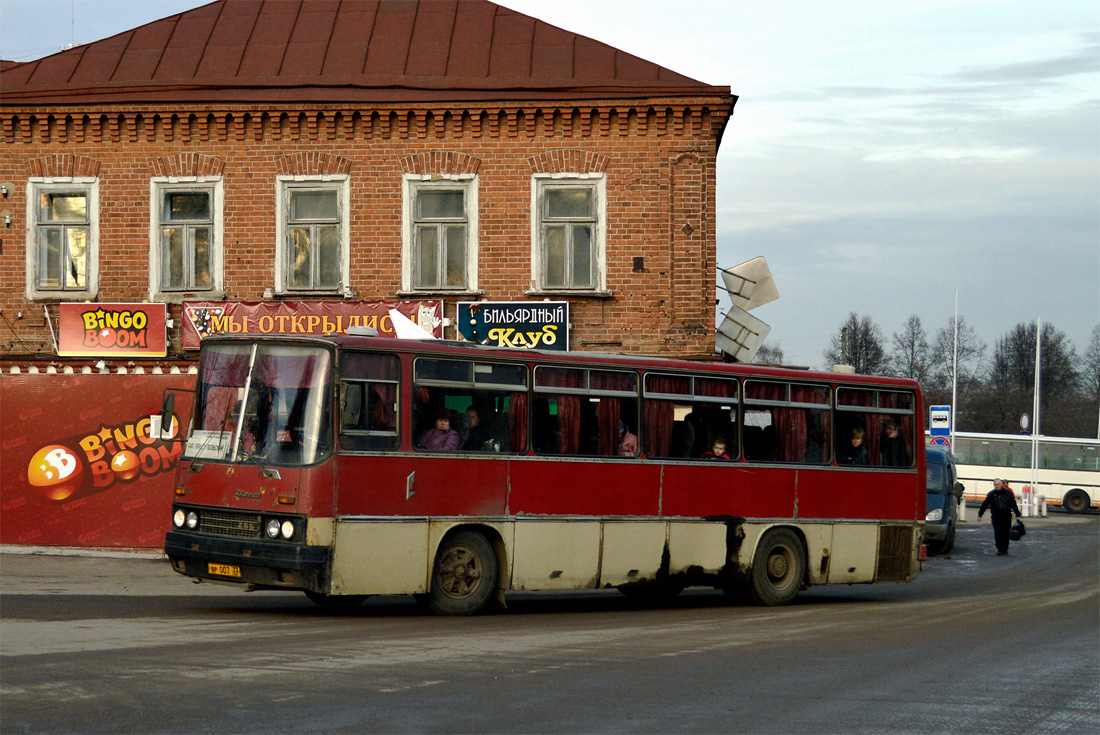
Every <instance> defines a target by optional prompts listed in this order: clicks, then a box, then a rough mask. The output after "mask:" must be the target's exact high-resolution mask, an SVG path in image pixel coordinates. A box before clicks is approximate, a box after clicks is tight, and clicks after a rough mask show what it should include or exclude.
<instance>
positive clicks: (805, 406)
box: [743, 380, 832, 464]
mask: <svg viewBox="0 0 1100 735" xmlns="http://www.w3.org/2000/svg"><path fill="white" fill-rule="evenodd" d="M830 415H831V401H830V391H829V387H828V386H824V385H813V384H808V383H786V382H779V381H756V380H747V381H745V418H744V436H743V440H744V453H745V458H746V459H747V460H750V461H757V462H800V463H804V464H824V463H826V462H828V461H829V459H830V453H829V445H828V442H829V437H830V436H831V434H832V432H831V430H830V425H829V424H830Z"/></svg>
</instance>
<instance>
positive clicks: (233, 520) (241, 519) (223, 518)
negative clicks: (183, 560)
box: [199, 510, 260, 538]
mask: <svg viewBox="0 0 1100 735" xmlns="http://www.w3.org/2000/svg"><path fill="white" fill-rule="evenodd" d="M200 518H201V522H200V524H199V532H200V533H209V534H213V535H216V536H235V537H237V538H260V515H259V514H258V513H225V512H222V511H218V510H207V511H204V512H203V513H202V514H201V516H200Z"/></svg>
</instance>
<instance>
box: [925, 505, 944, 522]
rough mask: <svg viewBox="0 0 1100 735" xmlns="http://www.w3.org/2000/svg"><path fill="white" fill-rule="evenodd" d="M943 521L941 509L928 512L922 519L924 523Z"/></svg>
mask: <svg viewBox="0 0 1100 735" xmlns="http://www.w3.org/2000/svg"><path fill="white" fill-rule="evenodd" d="M942 519H943V508H936V509H935V510H930V511H928V515H926V516H925V517H924V520H926V521H939V520H942Z"/></svg>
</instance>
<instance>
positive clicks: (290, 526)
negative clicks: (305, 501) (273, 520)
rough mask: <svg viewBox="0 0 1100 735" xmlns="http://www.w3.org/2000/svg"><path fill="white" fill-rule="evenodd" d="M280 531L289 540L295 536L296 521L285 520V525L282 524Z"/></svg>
mask: <svg viewBox="0 0 1100 735" xmlns="http://www.w3.org/2000/svg"><path fill="white" fill-rule="evenodd" d="M280 531H281V532H282V534H283V538H285V539H286V540H287V541H289V540H290V539H292V538H293V537H294V522H293V521H283V525H282V527H281V529H280Z"/></svg>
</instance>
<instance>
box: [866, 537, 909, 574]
mask: <svg viewBox="0 0 1100 735" xmlns="http://www.w3.org/2000/svg"><path fill="white" fill-rule="evenodd" d="M912 556H913V528H912V527H911V526H882V527H880V528H879V532H878V569H877V570H876V572H875V581H876V582H905V581H908V579H909V577H910V576H911V571H910V565H911V563H912Z"/></svg>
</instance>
